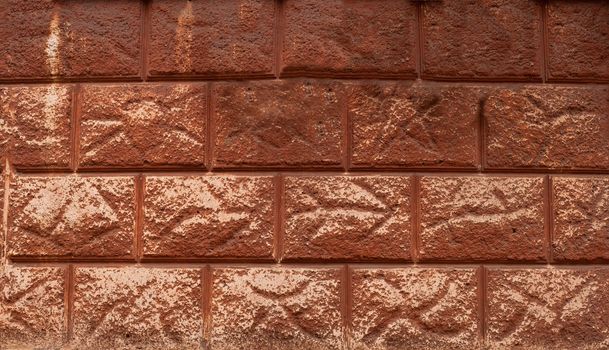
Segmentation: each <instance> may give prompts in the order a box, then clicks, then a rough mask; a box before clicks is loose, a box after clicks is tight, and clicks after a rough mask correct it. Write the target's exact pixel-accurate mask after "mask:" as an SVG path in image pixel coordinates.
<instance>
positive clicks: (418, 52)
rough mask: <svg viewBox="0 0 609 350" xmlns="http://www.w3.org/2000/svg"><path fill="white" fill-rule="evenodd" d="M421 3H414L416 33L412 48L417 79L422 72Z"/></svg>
mask: <svg viewBox="0 0 609 350" xmlns="http://www.w3.org/2000/svg"><path fill="white" fill-rule="evenodd" d="M421 6H423V5H422V3H421V2H418V1H417V3H416V7H417V8H416V12H415V15H416V16H415V23H416V24H415V26H416V30H417V35H416V37H415V43H414V50H415V65H416V69H417V79H419V80H420V79H421V75H422V74H423V62H424V60H423V58H424V53H423V16H422V13H421V11H422V8H421Z"/></svg>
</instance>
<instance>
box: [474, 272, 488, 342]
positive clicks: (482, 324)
mask: <svg viewBox="0 0 609 350" xmlns="http://www.w3.org/2000/svg"><path fill="white" fill-rule="evenodd" d="M476 273H477V274H478V286H477V289H478V317H479V320H478V321H479V323H478V327H479V328H478V332H479V336H480V342H481V343H482V345H483V348H484V346H485V345H486V327H487V318H486V317H487V316H486V315H487V308H488V300H487V291H486V289H487V285H488V283H487V280H486V279H487V269H486V267H485V266H484V265H480V267H479V268H478V270H477V272H476Z"/></svg>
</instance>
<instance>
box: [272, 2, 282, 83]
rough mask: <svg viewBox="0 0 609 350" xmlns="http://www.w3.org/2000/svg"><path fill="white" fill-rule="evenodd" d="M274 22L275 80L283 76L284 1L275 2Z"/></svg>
mask: <svg viewBox="0 0 609 350" xmlns="http://www.w3.org/2000/svg"><path fill="white" fill-rule="evenodd" d="M274 15H275V18H274V22H273V26H274V27H275V28H273V29H274V30H273V35H274V38H273V49H274V50H275V52H274V54H275V55H274V56H275V57H274V61H273V75H274V76H275V78H279V77H280V75H281V65H282V53H283V38H284V13H283V0H279V1H275V9H274Z"/></svg>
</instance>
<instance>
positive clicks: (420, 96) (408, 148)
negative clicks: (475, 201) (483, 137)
mask: <svg viewBox="0 0 609 350" xmlns="http://www.w3.org/2000/svg"><path fill="white" fill-rule="evenodd" d="M479 109H480V93H479V89H476V88H466V87H450V88H437V87H422V86H417V85H411V84H393V83H392V84H378V83H377V84H367V85H356V86H353V88H352V90H351V91H350V96H349V112H350V114H351V118H352V124H353V139H352V148H353V154H352V160H351V162H352V164H353V165H354V166H356V167H399V166H430V167H473V166H475V165H477V163H478V154H477V153H478V152H477V143H478V141H477V139H478V136H477V134H478V132H477V129H478V128H477V125H478V118H479V114H480V111H479Z"/></svg>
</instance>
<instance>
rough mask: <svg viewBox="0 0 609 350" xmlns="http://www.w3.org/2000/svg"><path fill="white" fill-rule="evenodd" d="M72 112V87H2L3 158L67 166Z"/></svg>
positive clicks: (0, 151) (36, 164)
mask: <svg viewBox="0 0 609 350" xmlns="http://www.w3.org/2000/svg"><path fill="white" fill-rule="evenodd" d="M0 50H1V49H0ZM71 111H72V88H71V87H70V86H66V85H51V86H44V87H32V86H29V87H10V88H0V158H2V156H8V157H9V158H10V159H11V161H12V163H13V164H14V165H16V166H17V167H20V168H35V167H44V168H67V167H68V165H69V164H70V123H71V114H72V112H71Z"/></svg>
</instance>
